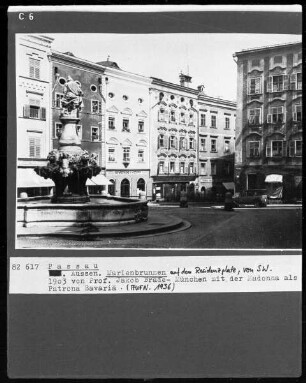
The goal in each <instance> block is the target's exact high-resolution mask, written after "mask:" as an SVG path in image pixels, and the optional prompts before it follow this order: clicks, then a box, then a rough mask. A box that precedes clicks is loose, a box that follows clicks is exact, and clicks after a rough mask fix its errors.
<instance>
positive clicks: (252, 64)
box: [251, 59, 260, 67]
mask: <svg viewBox="0 0 306 383" xmlns="http://www.w3.org/2000/svg"><path fill="white" fill-rule="evenodd" d="M251 66H252V67H255V66H260V59H254V60H252V61H251Z"/></svg>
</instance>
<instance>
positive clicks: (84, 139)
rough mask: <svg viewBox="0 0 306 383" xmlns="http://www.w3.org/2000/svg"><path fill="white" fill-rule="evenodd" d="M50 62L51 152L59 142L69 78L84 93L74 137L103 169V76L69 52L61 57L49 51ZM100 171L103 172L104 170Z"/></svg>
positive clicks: (99, 68) (95, 67)
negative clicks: (64, 92) (64, 93)
mask: <svg viewBox="0 0 306 383" xmlns="http://www.w3.org/2000/svg"><path fill="white" fill-rule="evenodd" d="M51 62H52V71H51V72H52V73H51V76H52V95H51V97H52V119H51V121H50V126H51V129H50V130H51V138H52V141H53V148H54V149H57V148H58V139H59V137H60V135H61V130H62V123H61V121H60V114H61V108H62V105H61V99H62V97H63V91H64V85H65V83H66V81H67V78H68V76H71V77H72V78H73V80H74V81H77V82H78V83H79V84H80V85H81V89H82V91H83V93H84V95H83V105H82V109H81V111H80V114H79V118H80V122H79V125H77V134H78V135H79V137H80V139H81V143H82V148H83V149H84V150H87V151H88V152H89V153H96V154H97V155H98V165H99V166H102V165H103V164H102V152H103V151H102V121H103V115H102V103H103V94H102V75H103V71H104V70H103V68H101V66H100V65H97V64H95V63H92V62H89V61H86V60H83V59H80V58H77V57H75V56H74V55H73V54H72V53H70V52H66V53H60V52H57V51H54V50H52V55H51ZM102 170H104V171H105V167H104V168H102Z"/></svg>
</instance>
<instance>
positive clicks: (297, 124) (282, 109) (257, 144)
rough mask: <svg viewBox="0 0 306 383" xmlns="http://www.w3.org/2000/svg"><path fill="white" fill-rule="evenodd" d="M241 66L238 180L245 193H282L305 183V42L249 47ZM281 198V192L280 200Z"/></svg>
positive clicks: (294, 194)
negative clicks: (303, 52)
mask: <svg viewBox="0 0 306 383" xmlns="http://www.w3.org/2000/svg"><path fill="white" fill-rule="evenodd" d="M234 59H235V60H236V62H237V73H238V88H237V119H236V172H237V174H236V181H237V186H238V187H239V188H240V189H241V190H243V189H261V188H265V189H268V193H269V194H270V195H271V196H273V194H275V190H281V189H283V198H284V199H285V200H290V199H296V198H299V197H300V193H301V182H302V44H301V43H299V42H298V43H291V44H282V45H275V46H267V47H261V48H254V49H247V50H243V51H241V52H236V53H235V54H234ZM280 195H281V194H280V193H279V196H280Z"/></svg>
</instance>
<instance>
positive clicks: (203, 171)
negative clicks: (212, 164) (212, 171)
mask: <svg viewBox="0 0 306 383" xmlns="http://www.w3.org/2000/svg"><path fill="white" fill-rule="evenodd" d="M200 174H201V176H206V162H201V167H200Z"/></svg>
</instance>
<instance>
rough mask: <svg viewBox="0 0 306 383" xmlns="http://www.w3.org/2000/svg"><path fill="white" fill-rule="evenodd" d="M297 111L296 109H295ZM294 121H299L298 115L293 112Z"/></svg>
mask: <svg viewBox="0 0 306 383" xmlns="http://www.w3.org/2000/svg"><path fill="white" fill-rule="evenodd" d="M294 109H295V110H296V107H295V108H294ZM293 121H297V113H296V111H295V112H293Z"/></svg>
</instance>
